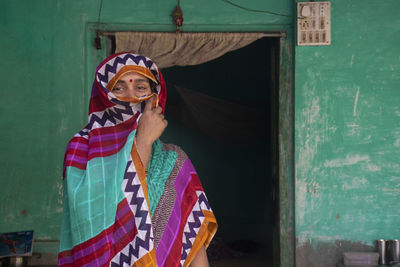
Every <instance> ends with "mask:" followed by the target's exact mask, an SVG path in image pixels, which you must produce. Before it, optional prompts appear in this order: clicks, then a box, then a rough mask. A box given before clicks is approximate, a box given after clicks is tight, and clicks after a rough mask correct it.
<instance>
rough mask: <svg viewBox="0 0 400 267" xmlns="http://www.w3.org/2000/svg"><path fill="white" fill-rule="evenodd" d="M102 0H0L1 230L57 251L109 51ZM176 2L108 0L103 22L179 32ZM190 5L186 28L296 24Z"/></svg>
mask: <svg viewBox="0 0 400 267" xmlns="http://www.w3.org/2000/svg"><path fill="white" fill-rule="evenodd" d="M99 3H100V1H97V0H89V1H66V0H36V1H29V0H21V1H13V0H3V1H0V32H1V34H2V38H1V39H0V51H2V52H1V53H0V61H1V62H2V64H0V75H1V82H2V90H3V91H2V92H3V95H2V97H1V98H0V111H1V114H2V116H1V117H0V128H1V129H2V132H1V138H0V150H1V151H2V153H0V169H1V174H0V200H1V203H2V204H1V205H0V217H1V218H2V220H0V232H9V231H19V230H25V229H34V230H35V240H36V241H37V242H36V245H35V246H34V248H35V250H36V251H50V250H51V252H52V253H55V251H56V250H57V239H58V237H59V228H60V220H61V214H62V205H61V199H62V196H61V192H62V190H61V175H62V161H63V156H64V149H65V145H66V143H67V141H68V140H69V139H70V138H71V137H72V135H73V134H74V133H75V132H76V131H78V130H79V129H81V128H82V127H83V126H84V125H85V122H86V121H87V115H86V114H87V101H88V96H89V93H90V86H91V82H92V77H93V74H92V73H93V71H94V68H95V66H96V65H97V64H98V63H99V62H100V60H101V59H102V58H103V57H104V55H105V50H104V49H103V50H101V51H96V50H94V48H93V39H94V38H93V37H94V30H93V27H94V25H95V24H96V22H97V18H98V17H97V16H98V10H99ZM176 3H177V2H176V1H175V0H174V1H172V0H168V1H161V0H155V1H137V0H134V1H132V0H121V1H117V2H112V1H107V0H104V1H103V8H102V16H101V28H102V29H107V30H139V31H174V26H173V25H172V22H171V16H170V14H171V13H172V11H173V9H174V7H175V6H176ZM181 6H182V9H183V12H184V18H185V21H184V29H185V30H186V31H268V30H286V29H287V28H290V27H291V24H292V23H291V19H290V18H288V17H280V16H272V15H268V14H262V13H250V12H247V11H244V10H242V9H238V8H236V7H233V6H230V5H228V4H226V3H224V2H223V1H213V0H206V1H201V2H199V1H197V2H196V1H183V2H182V3H181ZM248 7H249V8H254V9H264V10H271V11H276V12H280V13H284V14H290V13H291V8H292V2H291V1H287V0H286V1H272V0H269V1H263V0H257V1H252V2H251V3H248ZM103 40H104V38H103ZM104 44H105V43H104ZM38 241H42V243H43V245H42V246H39V243H38ZM49 243H51V244H53V245H52V248H51V249H49V248H48V246H49V245H48V244H49Z"/></svg>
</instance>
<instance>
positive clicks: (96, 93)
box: [90, 80, 99, 98]
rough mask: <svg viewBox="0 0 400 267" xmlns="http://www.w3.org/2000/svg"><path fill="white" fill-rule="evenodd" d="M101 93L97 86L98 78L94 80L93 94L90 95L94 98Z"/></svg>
mask: <svg viewBox="0 0 400 267" xmlns="http://www.w3.org/2000/svg"><path fill="white" fill-rule="evenodd" d="M98 94H99V91H98V90H97V88H96V80H95V81H94V82H93V84H92V94H91V96H90V98H94V97H95V96H97V95H98Z"/></svg>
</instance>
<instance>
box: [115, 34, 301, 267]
mask: <svg viewBox="0 0 400 267" xmlns="http://www.w3.org/2000/svg"><path fill="white" fill-rule="evenodd" d="M281 41H282V38H281V37H263V38H261V39H259V40H257V41H255V42H253V43H252V44H250V45H248V46H246V47H243V48H241V49H238V50H235V51H232V52H229V53H227V54H225V55H223V56H221V57H219V58H217V59H215V60H212V61H209V62H207V63H203V64H200V65H195V66H186V67H170V68H165V69H161V72H162V73H163V76H164V79H165V81H166V83H167V92H168V95H167V99H168V101H167V106H166V118H167V120H168V122H169V125H168V127H167V130H166V131H165V133H164V134H163V136H162V138H161V139H162V140H163V142H165V143H173V144H178V145H180V146H181V147H182V148H183V150H184V151H185V152H186V153H187V154H188V155H189V158H190V159H191V160H192V162H193V164H194V166H195V168H196V170H197V172H198V174H199V177H200V179H201V181H202V184H203V187H204V189H205V192H206V193H207V197H208V199H209V201H210V203H211V206H212V208H213V210H214V213H215V214H216V217H217V221H218V224H219V229H218V231H217V234H216V236H215V238H214V241H213V242H212V243H211V244H210V247H209V249H208V254H209V255H208V256H209V259H210V266H211V267H223V266H232V267H234V266H248V267H252V266H274V267H275V266H281V258H282V255H283V256H284V258H291V252H290V251H291V247H292V245H293V244H294V243H293V241H291V240H289V239H288V237H289V238H290V235H291V233H290V232H288V231H286V228H285V229H284V230H285V231H286V232H288V234H284V236H282V237H281V236H280V233H281V228H282V225H280V224H281V223H282V222H280V221H281V218H280V216H282V215H280V205H282V201H281V202H280V200H279V195H280V194H279V192H280V190H279V184H280V182H279V181H282V179H283V181H284V183H285V184H284V188H283V189H282V190H283V191H284V192H285V190H286V191H288V192H287V193H288V194H289V195H291V193H290V191H291V189H290V188H291V184H290V181H289V182H286V174H285V175H282V177H281V178H280V174H279V167H278V165H279V162H280V161H281V163H282V161H287V159H286V157H289V156H288V155H290V154H289V153H285V154H284V155H283V159H280V158H279V155H281V157H282V151H279V146H278V139H279V134H278V132H279V130H280V129H281V128H282V127H283V126H282V125H280V124H279V123H280V120H282V118H279V105H280V104H281V105H282V103H281V102H282V99H281V100H280V99H279V88H280V85H279V81H280V80H282V77H285V75H282V73H280V63H281V62H282V59H281V58H280V57H281V51H280V49H281V46H282V42H281ZM107 42H108V44H107V53H108V54H109V53H113V52H114V51H115V37H114V36H113V35H109V36H108V38H107ZM283 55H284V56H285V55H286V56H287V52H286V53H285V52H284V53H283ZM289 65H290V60H289V63H288V66H287V68H289V69H290V67H289ZM284 71H286V70H284ZM286 76H289V80H290V79H291V78H290V74H286ZM284 87H285V88H286V87H287V88H286V89H284V90H285V91H286V90H290V89H289V88H290V84H285V85H284ZM185 90H189V91H190V92H192V93H194V95H196V94H197V95H198V96H200V97H205V98H207V99H211V100H213V99H214V100H215V101H217V103H220V102H219V101H223V102H226V103H228V104H229V103H230V104H233V105H238V106H240V107H241V108H244V109H248V110H250V113H249V114H253V115H254V116H255V118H256V120H254V118H253V117H251V120H252V121H256V122H257V124H256V125H254V123H253V124H252V127H250V128H251V130H249V127H242V126H243V125H244V124H243V123H238V124H237V128H235V129H232V128H228V129H225V130H224V128H225V127H223V126H224V119H228V120H229V119H232V118H229V116H225V117H222V118H221V117H220V116H217V114H214V115H213V117H216V118H214V121H215V120H218V119H220V121H221V125H220V126H221V127H219V130H218V131H216V132H213V127H207V126H206V127H204V124H199V123H197V122H198V118H197V120H196V116H195V115H196V114H189V113H186V114H184V115H188V116H183V117H182V113H185V111H187V109H186V110H185V109H184V108H182V106H184V105H185V101H183V100H182V94H184V93H182V91H185ZM289 96H290V93H289ZM285 101H288V103H289V104H288V106H290V105H291V104H290V103H291V102H290V101H291V100H290V99H286V100H285ZM186 105H187V103H186ZM285 105H286V104H285ZM230 106H231V105H230ZM207 108H208V105H205V106H204V109H207ZM192 113H193V112H192ZM284 113H285V114H286V113H287V112H286V111H284ZM289 113H290V111H289ZM233 114H234V113H232V116H233ZM191 116H192V120H191ZM193 116H195V117H194V118H195V119H193ZM249 118H250V117H249ZM233 119H234V118H233ZM287 120H288V121H289V124H290V123H291V121H290V120H291V119H290V118H288V119H287ZM246 129H247V130H248V131H246ZM288 131H289V132H290V131H291V130H290V129H289V128H288ZM253 132H256V134H255V135H254V133H253ZM290 142H291V141H290V140H289V143H288V144H286V145H285V146H288V147H290ZM280 149H281V150H282V147H281V148H280ZM284 150H287V149H286V148H285V149H284ZM280 152H281V154H280ZM284 152H285V151H284ZM281 167H282V166H281ZM284 167H285V166H284ZM286 167H287V166H286ZM286 167H285V168H286ZM288 168H290V166H289V167H288ZM289 178H290V177H289ZM281 192H282V191H281ZM284 201H285V202H287V200H286V198H285V199H284ZM289 201H290V197H289ZM285 205H286V204H285ZM284 209H285V212H286V211H288V212H289V213H291V207H290V202H289V204H288V205H287V207H286V206H285V207H284ZM291 220H292V219H291V217H290V216H289V217H286V218H283V223H284V224H291ZM284 226H285V227H286V225H284ZM287 228H288V229H289V230H291V226H288V227H287ZM283 239H285V240H284V242H285V241H286V240H289V241H287V245H286V244H283V251H281V248H282V240H283ZM286 246H288V248H286ZM290 261H291V260H290ZM282 264H284V265H282V266H289V265H286V263H282Z"/></svg>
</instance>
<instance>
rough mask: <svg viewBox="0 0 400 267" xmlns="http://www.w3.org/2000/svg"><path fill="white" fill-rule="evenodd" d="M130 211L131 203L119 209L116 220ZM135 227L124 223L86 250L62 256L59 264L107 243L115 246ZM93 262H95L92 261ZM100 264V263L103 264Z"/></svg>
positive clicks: (91, 251) (83, 255) (69, 261)
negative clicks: (69, 255) (65, 256)
mask: <svg viewBox="0 0 400 267" xmlns="http://www.w3.org/2000/svg"><path fill="white" fill-rule="evenodd" d="M128 212H131V209H130V207H129V205H126V206H125V207H124V208H122V209H121V210H119V211H118V213H117V214H116V217H115V220H116V221H118V220H120V219H121V218H122V217H123V216H125V215H126V214H127V213H128ZM134 227H135V224H133V223H126V224H124V225H123V226H122V227H121V228H119V229H118V231H116V232H114V233H110V234H108V235H106V236H104V237H103V238H102V239H100V240H99V241H97V242H96V243H95V244H93V245H91V246H89V247H87V248H85V249H84V250H80V251H77V252H76V253H75V254H73V257H72V256H71V257H68V258H62V259H59V264H66V263H71V262H73V258H74V259H75V260H78V259H80V258H82V257H85V256H86V255H88V254H91V253H93V252H95V251H97V250H99V249H100V248H101V247H102V246H104V245H105V244H107V243H110V245H111V246H113V245H114V244H115V243H116V241H118V240H120V239H121V238H122V237H123V236H124V235H125V234H126V233H128V232H130V231H132V229H133V228H134ZM105 254H107V255H108V256H109V251H108V252H107V253H105ZM108 256H107V258H105V261H104V262H103V261H101V262H102V264H104V263H105V262H106V261H107V259H108ZM102 258H103V256H102V257H101V259H102ZM97 260H98V261H100V258H99V259H97ZM91 263H92V264H94V263H93V262H91ZM102 264H100V265H102ZM100 265H97V264H95V265H90V264H89V266H100Z"/></svg>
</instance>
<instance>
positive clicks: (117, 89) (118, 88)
mask: <svg viewBox="0 0 400 267" xmlns="http://www.w3.org/2000/svg"><path fill="white" fill-rule="evenodd" d="M123 90H124V88H122V87H114V88H113V89H112V90H111V91H112V92H113V93H114V92H115V93H118V92H122V91H123Z"/></svg>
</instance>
